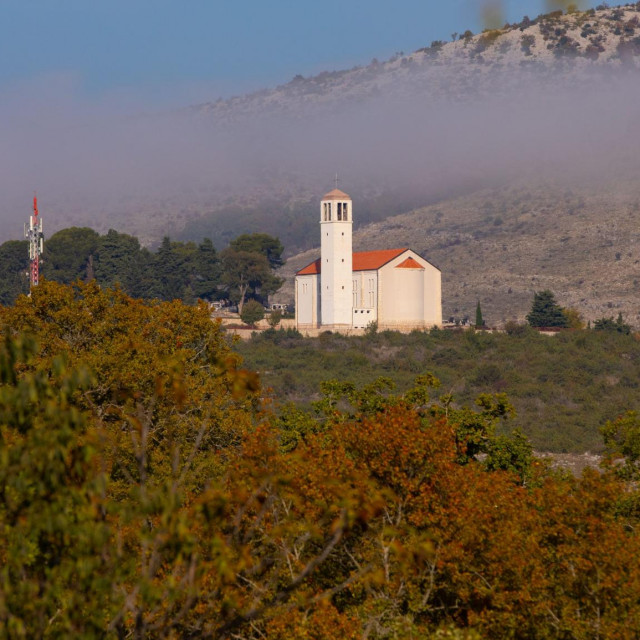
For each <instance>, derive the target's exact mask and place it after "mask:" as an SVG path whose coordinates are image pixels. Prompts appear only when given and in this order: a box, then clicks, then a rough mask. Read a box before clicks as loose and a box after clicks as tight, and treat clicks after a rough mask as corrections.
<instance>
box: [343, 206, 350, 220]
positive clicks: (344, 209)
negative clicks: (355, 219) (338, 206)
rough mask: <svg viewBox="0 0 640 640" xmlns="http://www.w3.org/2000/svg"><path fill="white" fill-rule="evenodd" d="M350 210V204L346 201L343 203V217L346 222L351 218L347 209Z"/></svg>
mask: <svg viewBox="0 0 640 640" xmlns="http://www.w3.org/2000/svg"><path fill="white" fill-rule="evenodd" d="M348 210H349V205H348V203H346V202H343V203H342V219H343V220H344V221H345V222H346V221H347V220H348V219H349V216H348V215H347V211H348Z"/></svg>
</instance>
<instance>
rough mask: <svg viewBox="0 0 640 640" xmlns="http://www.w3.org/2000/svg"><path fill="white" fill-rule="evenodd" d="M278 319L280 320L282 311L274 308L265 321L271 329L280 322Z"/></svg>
mask: <svg viewBox="0 0 640 640" xmlns="http://www.w3.org/2000/svg"><path fill="white" fill-rule="evenodd" d="M280 320H282V311H280V310H279V309H276V310H273V311H272V312H271V313H270V314H269V317H268V318H267V323H268V324H269V326H270V327H271V328H272V329H275V328H276V327H277V326H278V325H279V324H280Z"/></svg>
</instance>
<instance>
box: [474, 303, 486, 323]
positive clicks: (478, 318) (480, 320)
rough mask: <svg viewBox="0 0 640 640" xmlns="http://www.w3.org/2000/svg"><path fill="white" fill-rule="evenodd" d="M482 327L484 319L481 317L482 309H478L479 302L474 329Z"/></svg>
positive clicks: (478, 306) (478, 307) (478, 305)
mask: <svg viewBox="0 0 640 640" xmlns="http://www.w3.org/2000/svg"><path fill="white" fill-rule="evenodd" d="M482 327H484V318H483V317H482V309H481V308H480V300H478V304H477V306H476V329H481V328H482Z"/></svg>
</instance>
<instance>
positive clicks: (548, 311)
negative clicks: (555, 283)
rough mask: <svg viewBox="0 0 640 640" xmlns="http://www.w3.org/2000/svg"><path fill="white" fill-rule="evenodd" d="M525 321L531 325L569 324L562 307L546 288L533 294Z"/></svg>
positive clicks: (557, 325) (559, 325) (551, 325)
mask: <svg viewBox="0 0 640 640" xmlns="http://www.w3.org/2000/svg"><path fill="white" fill-rule="evenodd" d="M527 322H528V323H529V324H530V325H531V326H532V327H564V328H566V327H568V326H569V321H568V320H567V317H566V316H565V315H564V313H563V312H562V307H561V306H560V305H559V304H558V303H557V302H556V300H555V297H554V295H553V293H552V292H551V291H549V290H548V289H545V290H544V291H540V292H537V293H534V294H533V304H532V305H531V311H530V313H529V314H528V315H527Z"/></svg>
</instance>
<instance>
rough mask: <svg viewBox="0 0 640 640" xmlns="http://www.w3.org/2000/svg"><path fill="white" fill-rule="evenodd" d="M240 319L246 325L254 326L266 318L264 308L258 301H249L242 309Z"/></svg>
mask: <svg viewBox="0 0 640 640" xmlns="http://www.w3.org/2000/svg"><path fill="white" fill-rule="evenodd" d="M240 318H241V320H242V322H244V323H245V324H248V325H254V324H255V323H256V322H260V320H262V319H263V318H264V307H263V306H262V305H261V304H260V303H259V302H258V301H257V300H249V302H247V303H246V304H245V305H244V306H243V307H242V313H241V314H240Z"/></svg>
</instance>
